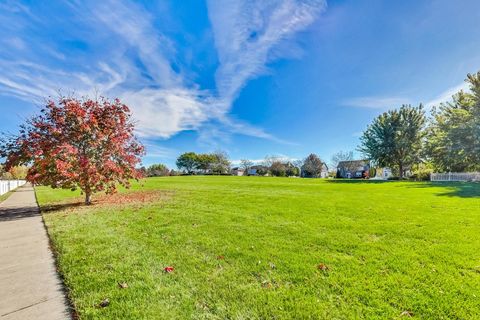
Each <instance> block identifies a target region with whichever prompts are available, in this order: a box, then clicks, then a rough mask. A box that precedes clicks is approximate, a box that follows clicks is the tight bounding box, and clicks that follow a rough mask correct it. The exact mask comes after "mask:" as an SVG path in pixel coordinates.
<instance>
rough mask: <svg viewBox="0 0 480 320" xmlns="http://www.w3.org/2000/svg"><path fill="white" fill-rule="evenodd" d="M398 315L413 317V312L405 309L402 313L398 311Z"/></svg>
mask: <svg viewBox="0 0 480 320" xmlns="http://www.w3.org/2000/svg"><path fill="white" fill-rule="evenodd" d="M400 317H408V318H411V317H413V312H411V311H407V310H405V311H403V312H402V313H400Z"/></svg>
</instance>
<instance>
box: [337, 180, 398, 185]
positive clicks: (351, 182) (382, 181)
mask: <svg viewBox="0 0 480 320" xmlns="http://www.w3.org/2000/svg"><path fill="white" fill-rule="evenodd" d="M327 182H330V183H348V184H359V183H371V184H376V183H389V182H393V181H389V180H370V179H327Z"/></svg>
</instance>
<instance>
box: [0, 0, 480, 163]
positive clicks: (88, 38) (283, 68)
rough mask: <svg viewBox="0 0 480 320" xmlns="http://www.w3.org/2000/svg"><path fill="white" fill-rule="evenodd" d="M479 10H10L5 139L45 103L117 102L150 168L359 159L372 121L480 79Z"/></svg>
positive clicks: (303, 5) (319, 2) (2, 38)
mask: <svg viewBox="0 0 480 320" xmlns="http://www.w3.org/2000/svg"><path fill="white" fill-rule="evenodd" d="M478 21H480V2H479V1H476V0H463V1H451V0H448V1H447V0H435V1H433V0H432V1H419V0H416V1H413V0H412V1H380V0H364V1H353V0H350V1H347V0H338V1H328V3H327V1H323V0H303V1H302V0H285V1H270V0H268V1H255V2H253V1H246V0H216V1H214V0H212V1H199V0H191V1H187V0H182V1H144V2H142V1H113V0H110V1H109V0H107V1H74V0H73V1H1V2H0V70H1V72H0V114H1V117H0V130H1V131H10V132H15V131H16V130H17V127H18V125H19V124H20V123H21V122H22V121H23V120H24V119H25V118H26V117H28V116H29V115H31V114H32V113H33V112H35V111H36V110H37V107H38V106H39V105H41V104H42V102H43V101H44V99H45V98H47V97H49V96H52V97H56V96H58V92H61V93H63V94H71V93H75V94H76V95H79V96H81V95H90V96H92V95H94V94H95V92H99V93H101V94H103V95H105V96H108V97H120V98H121V99H123V100H124V101H126V102H127V103H128V104H129V105H130V106H131V108H132V110H133V114H134V117H135V119H136V121H137V134H138V135H139V136H140V138H141V140H142V141H143V142H144V144H145V145H146V146H147V156H146V157H145V159H144V163H145V164H147V165H148V164H151V163H156V162H163V163H167V164H168V165H169V166H173V165H174V163H175V158H176V157H177V156H178V155H179V154H180V153H182V152H185V151H196V152H209V151H214V150H218V149H221V150H224V151H226V152H227V153H228V154H229V155H230V158H231V159H232V160H238V159H242V158H248V159H253V160H257V159H263V158H264V157H265V155H267V154H268V155H280V156H284V157H289V158H292V159H298V158H303V157H305V156H306V155H308V154H309V153H312V152H314V153H317V154H319V155H320V156H321V157H322V158H323V159H324V160H326V161H327V162H328V160H329V159H330V157H331V155H332V154H333V153H334V152H336V151H339V150H354V149H355V148H356V147H357V145H358V143H359V141H358V139H359V135H360V134H361V132H362V130H364V129H365V128H366V126H367V125H368V123H369V122H370V121H371V120H372V118H373V117H375V116H376V115H378V114H379V113H381V112H383V111H385V110H387V109H389V108H395V107H398V106H400V105H401V104H402V103H411V104H418V103H420V102H423V103H425V104H426V105H427V106H432V105H435V104H438V103H439V102H440V101H443V100H446V99H448V97H449V96H450V95H451V94H452V93H454V92H455V91H456V90H459V89H460V88H465V84H464V81H463V80H464V78H465V76H466V74H467V73H469V72H470V73H471V72H476V71H478V70H480V25H479V24H478Z"/></svg>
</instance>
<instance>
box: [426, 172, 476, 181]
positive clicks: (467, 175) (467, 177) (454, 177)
mask: <svg viewBox="0 0 480 320" xmlns="http://www.w3.org/2000/svg"><path fill="white" fill-rule="evenodd" d="M430 181H480V172H448V173H432V174H431V175H430Z"/></svg>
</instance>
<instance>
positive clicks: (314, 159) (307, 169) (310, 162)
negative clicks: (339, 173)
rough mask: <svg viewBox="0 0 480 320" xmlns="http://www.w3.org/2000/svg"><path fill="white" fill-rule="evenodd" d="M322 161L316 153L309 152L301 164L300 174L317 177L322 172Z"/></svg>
mask: <svg viewBox="0 0 480 320" xmlns="http://www.w3.org/2000/svg"><path fill="white" fill-rule="evenodd" d="M322 169H323V161H322V159H320V158H319V157H318V156H317V155H316V154H314V153H312V154H310V155H309V156H308V157H307V158H306V159H305V160H304V161H303V166H302V176H304V177H308V178H318V177H320V176H321V174H322Z"/></svg>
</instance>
